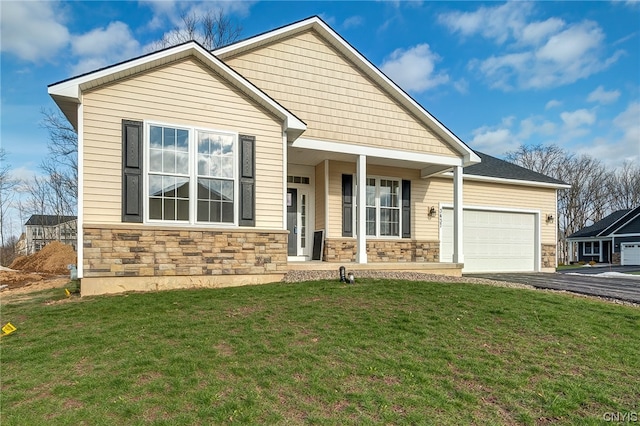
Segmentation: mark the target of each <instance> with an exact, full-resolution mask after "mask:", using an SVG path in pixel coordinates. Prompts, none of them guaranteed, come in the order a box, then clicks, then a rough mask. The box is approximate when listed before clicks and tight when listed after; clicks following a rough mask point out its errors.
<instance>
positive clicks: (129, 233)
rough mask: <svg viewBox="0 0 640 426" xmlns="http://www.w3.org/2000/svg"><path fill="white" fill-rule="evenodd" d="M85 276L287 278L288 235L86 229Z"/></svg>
mask: <svg viewBox="0 0 640 426" xmlns="http://www.w3.org/2000/svg"><path fill="white" fill-rule="evenodd" d="M83 254H84V261H83V268H84V276H85V277H87V278H91V277H153V276H173V275H244V274H248V275H253V274H277V273H286V272H287V232H286V231H255V230H251V231H243V230H240V229H239V230H237V231H236V230H219V231H218V230H200V229H199V230H184V229H176V230H172V229H158V228H143V227H140V228H124V227H117V228H114V227H102V226H101V227H95V226H94V227H91V226H85V227H84V247H83Z"/></svg>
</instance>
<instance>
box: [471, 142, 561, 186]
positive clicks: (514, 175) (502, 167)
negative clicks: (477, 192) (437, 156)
mask: <svg viewBox="0 0 640 426" xmlns="http://www.w3.org/2000/svg"><path fill="white" fill-rule="evenodd" d="M476 154H478V156H479V157H480V159H481V160H482V161H481V162H480V163H478V164H473V165H471V166H467V167H465V168H464V169H463V173H464V175H465V177H469V176H474V177H480V178H495V179H502V180H510V181H521V182H535V183H537V184H538V185H540V184H543V185H545V184H546V185H548V186H552V187H556V188H569V187H570V185H567V184H566V183H565V182H562V181H561V180H558V179H555V178H552V177H550V176H547V175H543V174H542V173H538V172H534V171H533V170H529V169H527V168H525V167H521V166H518V165H517V164H513V163H510V162H508V161H504V160H501V159H499V158H496V157H492V156H491V155H488V154H484V153H482V152H478V151H476ZM480 180H482V179H480Z"/></svg>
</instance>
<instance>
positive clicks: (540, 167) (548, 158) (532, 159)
mask: <svg viewBox="0 0 640 426" xmlns="http://www.w3.org/2000/svg"><path fill="white" fill-rule="evenodd" d="M567 156H568V154H567V153H566V152H565V151H564V150H563V149H562V148H560V147H559V146H557V145H540V144H538V145H520V147H519V148H518V149H517V150H515V151H511V152H507V153H506V154H505V159H506V160H507V161H509V162H511V163H515V164H518V165H519V166H522V167H524V168H527V169H529V170H533V171H536V172H538V173H542V174H544V175H547V176H551V177H554V176H557V175H558V174H559V173H560V172H559V170H558V168H559V167H561V166H562V164H563V163H564V162H565V161H566V159H567Z"/></svg>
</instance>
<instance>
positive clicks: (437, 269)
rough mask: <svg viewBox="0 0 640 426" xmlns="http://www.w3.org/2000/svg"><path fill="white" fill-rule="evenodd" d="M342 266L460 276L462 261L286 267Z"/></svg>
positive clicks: (326, 266) (322, 266)
mask: <svg viewBox="0 0 640 426" xmlns="http://www.w3.org/2000/svg"><path fill="white" fill-rule="evenodd" d="M341 266H344V267H345V268H346V270H347V272H349V271H380V272H382V271H386V272H417V273H424V274H438V275H449V276H453V277H461V276H462V267H463V264H462V263H437V262H429V263H427V262H422V263H420V262H410V263H409V262H407V263H403V262H393V263H391V262H376V263H355V262H322V261H319V260H314V261H306V262H305V261H289V262H288V263H287V267H288V270H289V271H336V275H337V274H338V270H339V269H340V267H341Z"/></svg>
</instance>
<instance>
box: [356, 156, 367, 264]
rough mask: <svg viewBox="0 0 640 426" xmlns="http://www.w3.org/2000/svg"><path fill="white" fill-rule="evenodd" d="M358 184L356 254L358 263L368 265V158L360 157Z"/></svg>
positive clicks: (357, 175) (357, 171)
mask: <svg viewBox="0 0 640 426" xmlns="http://www.w3.org/2000/svg"><path fill="white" fill-rule="evenodd" d="M356 182H357V183H358V193H357V194H356V197H358V209H357V212H356V214H357V215H358V229H357V233H358V252H357V253H356V262H358V263H367V226H366V225H367V217H366V211H367V207H366V206H367V204H366V203H367V199H366V194H367V156H366V155H359V156H358V167H357V170H356Z"/></svg>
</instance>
